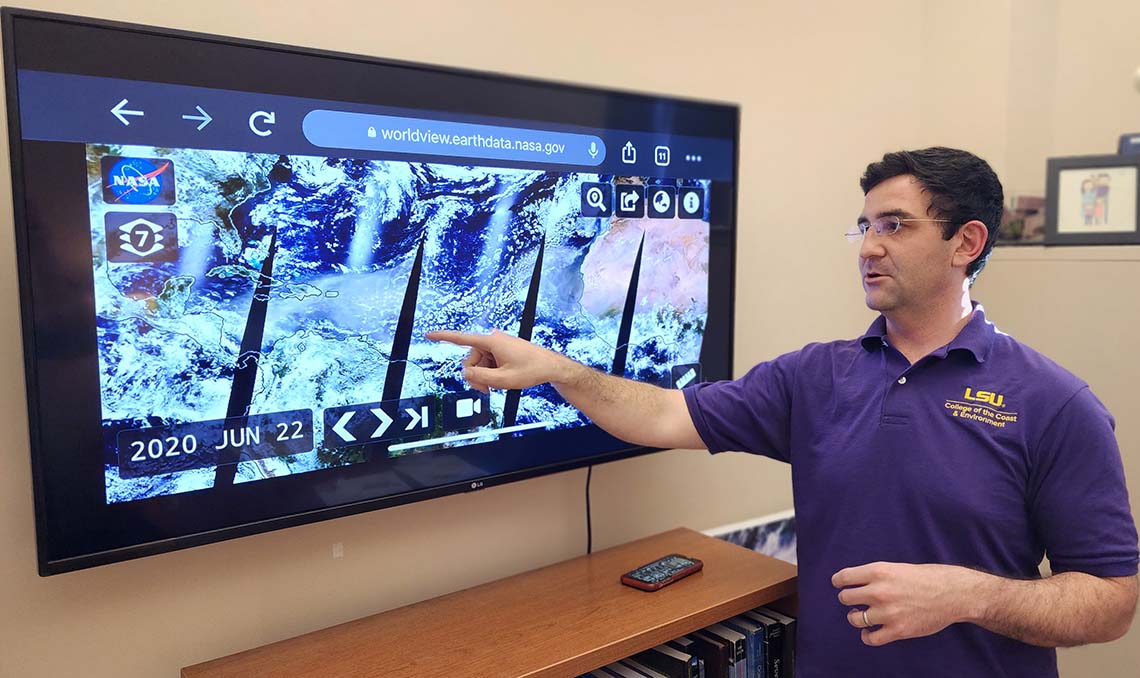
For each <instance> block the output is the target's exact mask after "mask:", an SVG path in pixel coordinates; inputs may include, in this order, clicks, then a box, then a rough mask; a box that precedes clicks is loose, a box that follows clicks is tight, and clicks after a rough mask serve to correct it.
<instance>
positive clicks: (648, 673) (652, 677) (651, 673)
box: [620, 657, 669, 678]
mask: <svg viewBox="0 0 1140 678" xmlns="http://www.w3.org/2000/svg"><path fill="white" fill-rule="evenodd" d="M620 663H621V664H624V665H626V666H628V667H629V668H631V669H633V670H634V671H637V672H638V673H639V674H641V675H643V676H645V677H646V678H669V677H668V676H666V675H665V674H664V673H661V672H660V671H655V670H653V669H651V668H649V667H648V666H646V665H645V664H642V663H641V662H639V661H637V660H636V659H634V658H633V657H626V658H625V659H623V660H621V662H620Z"/></svg>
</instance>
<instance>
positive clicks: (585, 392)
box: [427, 331, 705, 449]
mask: <svg viewBox="0 0 1140 678" xmlns="http://www.w3.org/2000/svg"><path fill="white" fill-rule="evenodd" d="M427 338H428V339H431V340H433V341H446V342H450V343H452V344H458V345H460V346H469V347H471V353H470V354H468V356H467V359H466V360H465V361H464V368H463V377H464V378H465V379H466V380H467V382H468V383H469V384H471V386H472V388H476V389H479V390H480V391H483V392H484V393H486V392H487V391H488V390H489V389H492V388H496V389H516V388H529V387H531V386H535V385H538V384H545V383H550V384H551V385H553V386H554V387H555V388H556V389H558V392H559V393H560V394H562V397H563V398H566V400H567V401H568V402H569V403H570V404H571V405H573V406H574V407H576V408H578V409H579V410H581V411H582V412H583V413H584V414H585V415H586V416H587V417H589V418H590V420H591V421H593V422H594V423H595V424H597V425H598V426H600V427H601V428H602V429H603V430H605V431H606V432H608V433H609V434H610V435H613V436H615V437H617V438H620V439H622V440H624V441H626V442H630V443H634V444H635V445H646V446H648V447H663V448H683V449H705V444H704V442H703V441H702V440H701V437H700V435H699V434H698V433H697V429H696V427H695V426H694V425H693V420H692V417H690V416H689V408H688V406H686V405H685V396H684V394H682V393H681V392H680V391H678V390H670V389H663V388H659V387H657V386H653V385H650V384H643V383H640V382H636V381H631V380H629V379H622V378H620V377H615V376H612V375H608V374H603V373H602V372H599V371H597V370H594V369H591V368H589V367H586V366H585V365H582V364H581V363H578V362H575V361H573V360H571V359H570V358H567V357H566V356H564V355H561V354H558V353H555V352H554V351H550V350H548V349H545V348H542V347H541V346H535V345H534V344H532V343H530V342H529V341H526V340H524V339H519V338H518V337H513V336H511V335H509V334H506V333H503V332H498V331H496V332H493V333H492V334H489V335H484V334H463V333H460V332H449V331H440V332H428V334H427Z"/></svg>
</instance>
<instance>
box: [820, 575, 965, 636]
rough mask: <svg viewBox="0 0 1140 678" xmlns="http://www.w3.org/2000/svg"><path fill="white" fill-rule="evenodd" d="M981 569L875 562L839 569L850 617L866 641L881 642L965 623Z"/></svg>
mask: <svg viewBox="0 0 1140 678" xmlns="http://www.w3.org/2000/svg"><path fill="white" fill-rule="evenodd" d="M979 575H980V573H978V572H975V571H973V570H969V569H967V568H964V567H955V566H953V565H912V564H909V563H882V562H880V563H869V564H867V565H860V566H858V567H849V568H846V569H843V570H840V571H839V572H836V573H835V576H833V577H832V578H831V584H832V585H833V586H834V587H835V588H837V589H842V590H841V591H840V592H839V602H840V603H843V604H844V605H846V606H847V607H850V608H852V609H851V610H849V611H848V612H847V621H848V623H850V624H851V625H852V626H854V627H855V628H857V629H862V631H861V633H862V637H863V643H865V644H866V645H872V646H878V645H886V644H887V643H891V642H894V641H896V640H902V639H904V638H919V637H922V636H929V635H932V634H935V633H938V632H939V631H941V630H942V629H944V628H946V627H947V626H949V625H951V624H954V623H956V622H959V621H964V620H965V619H966V617H967V615H968V612H967V610H966V609H965V606H966V605H968V600H967V598H968V596H969V591H970V590H971V587H972V585H973V584H974V583H975V581H974V580H975V579H976V577H978V576H979Z"/></svg>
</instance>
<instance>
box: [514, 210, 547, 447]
mask: <svg viewBox="0 0 1140 678" xmlns="http://www.w3.org/2000/svg"><path fill="white" fill-rule="evenodd" d="M545 253H546V234H545V233H544V234H543V235H542V241H541V242H540V243H539V245H538V257H537V258H536V259H535V260H534V271H532V272H531V274H530V287H529V288H528V289H527V291H526V303H525V304H524V305H523V313H522V319H521V320H520V321H519V338H520V339H526V340H527V341H530V338H531V335H532V334H533V333H534V316H535V314H536V313H537V311H538V287H539V283H540V282H541V281H542V257H543V255H544V254H545ZM520 397H522V391H521V390H519V389H517V388H516V389H511V390H510V391H507V402H506V405H505V406H504V407H503V427H504V428H506V427H508V426H514V425H515V422H516V420H517V419H518V414H519V398H520ZM507 435H509V434H507Z"/></svg>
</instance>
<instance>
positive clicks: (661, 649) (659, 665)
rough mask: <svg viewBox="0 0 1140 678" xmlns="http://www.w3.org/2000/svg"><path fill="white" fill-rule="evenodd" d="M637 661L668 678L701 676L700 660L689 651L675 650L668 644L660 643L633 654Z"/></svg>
mask: <svg viewBox="0 0 1140 678" xmlns="http://www.w3.org/2000/svg"><path fill="white" fill-rule="evenodd" d="M633 658H634V659H636V660H637V661H639V662H641V663H642V664H645V665H646V666H648V667H649V668H651V669H654V670H655V671H660V672H661V673H664V674H665V675H666V676H668V678H700V675H701V666H700V660H699V659H698V658H697V657H695V656H693V655H691V654H689V653H687V652H681V651H680V650H675V649H673V648H671V647H669V646H668V645H658V646H657V647H654V648H651V649H648V650H646V651H644V652H638V653H637V654H635V655H633Z"/></svg>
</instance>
